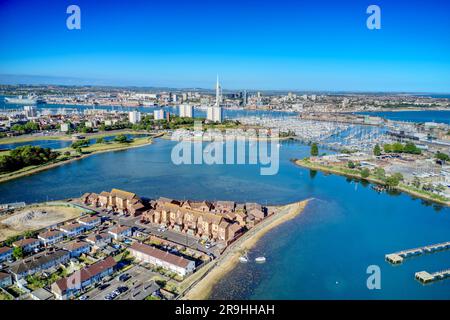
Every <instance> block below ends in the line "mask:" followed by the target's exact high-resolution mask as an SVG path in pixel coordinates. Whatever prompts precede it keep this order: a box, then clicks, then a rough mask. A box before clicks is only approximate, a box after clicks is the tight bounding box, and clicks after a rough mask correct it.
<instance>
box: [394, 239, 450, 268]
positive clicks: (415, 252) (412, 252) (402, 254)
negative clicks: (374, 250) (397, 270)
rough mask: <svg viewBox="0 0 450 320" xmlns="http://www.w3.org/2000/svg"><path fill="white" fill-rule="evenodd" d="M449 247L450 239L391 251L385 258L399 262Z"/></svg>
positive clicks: (395, 262)
mask: <svg viewBox="0 0 450 320" xmlns="http://www.w3.org/2000/svg"><path fill="white" fill-rule="evenodd" d="M447 249H450V241H447V242H442V243H437V244H431V245H427V246H423V247H419V248H414V249H407V250H403V251H399V252H394V253H390V254H387V255H385V258H386V260H387V261H389V262H390V263H392V264H399V263H402V262H403V259H405V258H408V257H411V256H419V255H422V254H426V253H433V252H436V251H442V250H447Z"/></svg>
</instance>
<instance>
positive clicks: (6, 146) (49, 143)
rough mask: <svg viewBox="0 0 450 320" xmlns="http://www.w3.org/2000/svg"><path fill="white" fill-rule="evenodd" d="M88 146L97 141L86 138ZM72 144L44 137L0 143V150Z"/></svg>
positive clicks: (69, 141) (107, 138) (111, 137)
mask: <svg viewBox="0 0 450 320" xmlns="http://www.w3.org/2000/svg"><path fill="white" fill-rule="evenodd" d="M125 136H126V137H127V139H133V138H136V137H140V136H145V134H142V135H141V134H126V135H125ZM115 137H116V136H108V137H104V138H103V140H104V141H105V142H108V141H112V140H114V138H115ZM87 139H88V141H89V143H90V144H94V143H96V141H97V139H89V137H88V138H87ZM72 143H73V141H71V140H51V139H47V140H46V139H45V137H43V138H42V140H34V141H28V142H13V143H4V144H1V143H0V149H2V150H4V149H15V148H17V147H22V146H26V145H31V146H37V147H41V148H50V149H62V148H67V147H70V145H71V144H72Z"/></svg>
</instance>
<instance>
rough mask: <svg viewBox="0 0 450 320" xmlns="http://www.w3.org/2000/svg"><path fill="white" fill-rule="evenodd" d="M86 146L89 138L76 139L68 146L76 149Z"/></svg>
mask: <svg viewBox="0 0 450 320" xmlns="http://www.w3.org/2000/svg"><path fill="white" fill-rule="evenodd" d="M87 146H89V140H87V139H81V140H77V141H75V142H73V143H72V144H71V146H70V147H71V148H72V149H78V148H84V147H87Z"/></svg>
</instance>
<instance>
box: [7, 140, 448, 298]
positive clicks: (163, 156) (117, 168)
mask: <svg viewBox="0 0 450 320" xmlns="http://www.w3.org/2000/svg"><path fill="white" fill-rule="evenodd" d="M174 143H175V142H172V141H166V140H160V139H157V140H155V143H154V144H153V145H149V146H145V147H141V148H136V149H130V150H126V151H116V152H109V153H103V154H98V155H93V156H91V157H88V158H85V159H82V160H80V161H75V162H72V163H69V164H67V165H63V166H60V167H57V168H54V169H52V170H48V171H44V172H41V173H39V174H36V175H32V176H28V177H23V178H20V179H16V180H12V181H9V182H6V183H2V184H0V203H6V202H16V201H25V202H27V203H30V202H39V201H45V200H52V199H63V198H68V197H78V196H80V195H81V194H83V193H85V192H89V191H91V192H101V191H102V190H110V189H111V188H113V187H115V188H122V189H125V190H129V191H132V192H135V193H137V194H139V195H141V196H146V197H150V198H156V197H159V196H166V197H172V198H177V199H199V200H200V199H208V200H212V201H214V200H218V199H222V200H235V201H255V202H260V203H262V204H284V203H290V202H294V201H299V200H302V199H305V198H311V197H312V198H314V200H312V201H311V203H310V205H309V206H308V207H307V208H306V210H305V211H304V212H303V213H302V214H301V215H299V216H298V217H297V218H295V219H294V220H292V221H289V222H287V223H285V224H283V225H281V226H279V227H277V228H275V229H273V230H271V231H270V232H269V233H267V234H266V235H265V236H264V237H263V238H262V239H261V240H260V241H259V242H258V243H257V245H256V247H255V248H253V249H252V250H251V251H250V253H249V257H250V260H251V261H252V260H253V259H254V258H255V257H257V256H265V257H266V258H267V261H266V263H264V264H256V263H254V262H249V263H247V264H239V265H238V266H237V267H236V268H235V270H233V271H232V272H230V273H229V274H228V275H227V276H226V277H225V278H223V279H222V280H221V281H220V282H219V283H218V284H217V285H216V286H215V287H214V290H213V292H212V296H211V297H212V298H217V299H235V298H242V299H256V298H261V299H282V298H286V299H346V298H352V299H382V298H387V299H417V298H423V299H450V280H444V281H440V282H436V283H433V284H431V285H427V286H423V285H422V284H420V283H418V282H417V281H416V280H414V273H415V272H417V271H421V270H426V271H438V270H441V269H445V268H449V267H450V251H447V252H440V253H435V254H433V255H425V256H421V257H418V258H414V259H408V260H406V261H405V262H404V263H403V264H402V265H400V266H396V267H393V266H391V265H389V264H388V263H387V262H385V261H384V255H385V254H387V253H391V252H395V251H399V250H402V249H406V248H414V247H417V246H421V245H425V244H431V243H438V242H444V241H448V240H450V210H449V209H448V208H442V207H440V206H436V205H432V204H429V203H425V202H423V201H421V200H418V199H413V198H411V197H410V196H408V195H405V194H395V195H388V194H378V193H376V192H375V191H374V190H372V189H371V188H370V186H369V185H367V184H366V185H363V184H361V183H356V182H354V181H351V180H348V179H346V178H344V177H339V176H334V175H325V174H322V173H320V172H319V173H318V172H311V171H310V170H306V169H303V168H299V167H297V166H295V165H294V164H293V163H292V162H291V161H290V159H292V158H301V157H304V156H306V155H308V153H309V147H307V146H304V145H301V144H299V143H297V142H292V141H284V142H282V143H281V147H280V170H279V172H278V174H277V175H274V176H261V175H260V168H259V166H257V165H249V164H247V165H206V164H202V165H178V166H177V165H174V164H173V163H172V162H171V150H172V148H173V146H174ZM370 265H377V266H379V267H380V269H381V289H380V290H369V289H368V288H367V286H366V281H367V278H368V277H369V275H368V274H367V273H366V269H367V267H368V266H370Z"/></svg>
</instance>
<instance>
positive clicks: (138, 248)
mask: <svg viewBox="0 0 450 320" xmlns="http://www.w3.org/2000/svg"><path fill="white" fill-rule="evenodd" d="M128 250H129V251H130V253H131V255H132V256H133V257H135V258H136V259H137V260H139V261H142V262H145V263H150V264H152V265H155V266H158V267H162V268H164V269H167V270H170V271H172V272H175V273H177V274H178V275H180V276H185V275H187V274H190V273H192V272H193V271H194V270H195V262H194V261H191V260H188V259H186V258H183V257H180V256H177V255H174V254H172V253H170V252H167V251H163V250H160V249H157V248H154V247H151V246H149V245H146V244H143V243H137V242H136V243H133V244H132V245H131V247H129V249H128Z"/></svg>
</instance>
